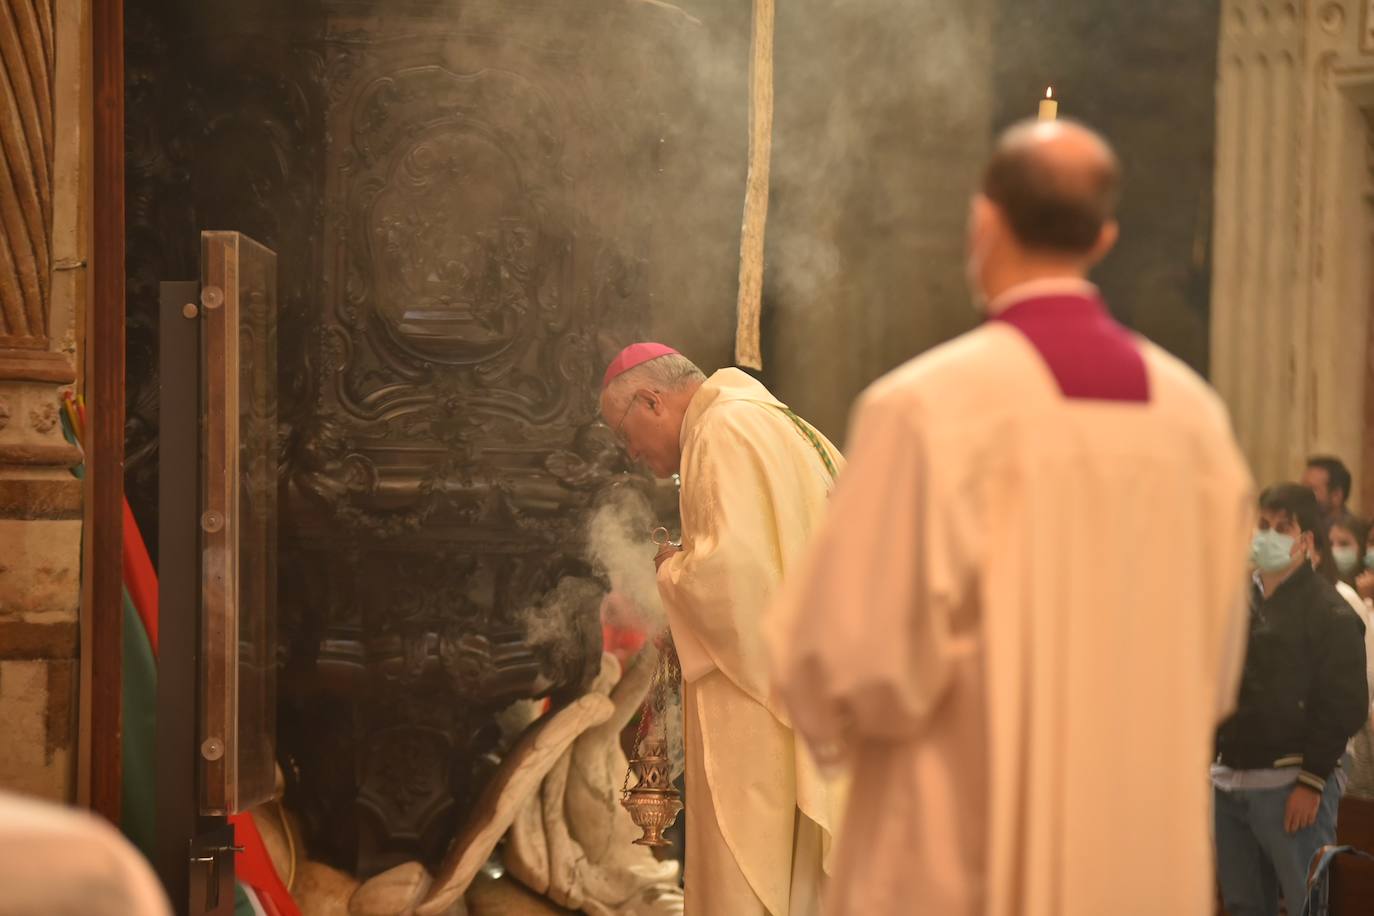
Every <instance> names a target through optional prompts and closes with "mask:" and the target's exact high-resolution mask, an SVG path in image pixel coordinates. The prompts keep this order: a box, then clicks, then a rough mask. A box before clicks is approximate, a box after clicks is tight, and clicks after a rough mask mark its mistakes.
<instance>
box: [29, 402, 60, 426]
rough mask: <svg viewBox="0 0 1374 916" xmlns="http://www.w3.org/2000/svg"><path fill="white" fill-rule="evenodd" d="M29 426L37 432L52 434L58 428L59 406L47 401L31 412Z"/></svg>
mask: <svg viewBox="0 0 1374 916" xmlns="http://www.w3.org/2000/svg"><path fill="white" fill-rule="evenodd" d="M29 425H30V426H32V427H33V429H34V431H35V432H39V433H50V432H52V431H53V430H54V429H55V428H56V427H57V405H56V404H54V403H52V402H51V401H47V402H45V403H43V404H40V405H38V406H36V407H34V408H33V409H32V410H30V411H29Z"/></svg>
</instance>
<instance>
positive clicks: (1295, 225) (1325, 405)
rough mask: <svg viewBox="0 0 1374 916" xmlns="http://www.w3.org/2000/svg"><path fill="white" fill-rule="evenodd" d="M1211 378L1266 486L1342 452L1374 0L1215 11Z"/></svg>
mask: <svg viewBox="0 0 1374 916" xmlns="http://www.w3.org/2000/svg"><path fill="white" fill-rule="evenodd" d="M1222 17H1223V18H1222V23H1221V41H1220V56H1219V60H1218V73H1219V78H1218V126H1217V163H1216V169H1217V171H1216V227H1215V236H1214V242H1215V273H1214V275H1213V282H1212V345H1211V346H1212V380H1213V382H1214V384H1215V385H1216V387H1217V388H1218V390H1219V391H1220V392H1221V394H1222V396H1223V397H1224V398H1225V399H1226V401H1227V403H1228V404H1229V406H1230V408H1231V411H1232V416H1233V418H1234V422H1235V425H1236V429H1237V433H1238V435H1239V437H1240V441H1241V444H1242V446H1243V447H1244V449H1245V451H1246V454H1247V456H1248V458H1249V459H1250V462H1251V465H1252V467H1253V468H1254V472H1255V476H1256V478H1257V479H1258V481H1259V482H1260V484H1261V485H1263V484H1266V483H1270V482H1273V481H1276V480H1279V479H1292V478H1295V477H1296V476H1297V475H1298V473H1299V472H1300V471H1301V470H1302V466H1303V461H1304V458H1305V457H1306V456H1307V455H1309V454H1311V453H1314V452H1331V453H1334V454H1337V455H1340V456H1341V457H1342V458H1344V459H1345V461H1346V462H1347V463H1348V464H1350V465H1351V467H1352V468H1353V469H1354V471H1355V474H1356V481H1355V483H1356V489H1357V491H1358V490H1360V489H1361V487H1362V486H1364V487H1365V489H1364V492H1366V493H1369V492H1371V491H1370V489H1369V488H1368V486H1367V485H1365V483H1364V481H1365V480H1366V479H1367V478H1368V475H1369V474H1371V473H1374V467H1371V466H1369V465H1368V463H1367V462H1366V461H1365V459H1364V450H1363V445H1362V440H1363V436H1364V400H1365V394H1364V389H1365V387H1366V376H1367V373H1368V369H1367V359H1368V356H1369V346H1368V337H1369V320H1368V315H1369V305H1370V292H1371V286H1370V268H1369V261H1370V245H1371V223H1370V207H1369V191H1370V170H1369V165H1368V161H1367V158H1366V156H1367V145H1368V143H1369V137H1370V131H1369V124H1368V122H1367V120H1366V117H1365V114H1366V113H1367V112H1369V111H1370V110H1371V106H1374V70H1371V65H1374V31H1372V30H1374V0H1306V2H1304V0H1225V2H1224V3H1223V6H1222Z"/></svg>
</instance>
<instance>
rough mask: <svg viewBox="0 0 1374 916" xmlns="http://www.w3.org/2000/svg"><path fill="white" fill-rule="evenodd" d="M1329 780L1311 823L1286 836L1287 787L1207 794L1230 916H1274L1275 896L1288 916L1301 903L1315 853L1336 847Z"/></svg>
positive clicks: (1335, 798) (1335, 800)
mask: <svg viewBox="0 0 1374 916" xmlns="http://www.w3.org/2000/svg"><path fill="white" fill-rule="evenodd" d="M1338 783H1339V780H1338V779H1337V778H1336V776H1335V774H1332V776H1331V778H1330V779H1328V780H1327V781H1326V791H1324V792H1323V793H1322V801H1321V806H1320V807H1319V808H1318V809H1317V821H1316V823H1314V824H1313V825H1312V826H1311V827H1307V828H1305V829H1303V830H1299V831H1298V832H1297V833H1294V834H1289V833H1287V832H1285V831H1284V829H1283V814H1284V809H1285V808H1286V807H1287V805H1288V796H1289V795H1291V794H1292V792H1293V786H1291V785H1289V786H1282V787H1280V788H1277V789H1239V790H1237V791H1234V792H1223V791H1222V790H1220V789H1213V792H1212V794H1213V797H1214V805H1215V808H1214V817H1215V819H1216V843H1217V878H1218V880H1219V881H1220V883H1221V897H1222V900H1223V901H1224V902H1225V904H1226V912H1227V913H1229V914H1230V916H1277V914H1278V912H1279V893H1280V892H1282V894H1283V899H1284V901H1285V902H1286V903H1287V904H1288V914H1289V916H1300V914H1301V913H1302V910H1303V907H1304V905H1305V903H1306V901H1307V869H1308V865H1309V864H1310V863H1311V861H1312V856H1313V854H1314V853H1316V851H1317V850H1318V849H1320V848H1321V847H1322V846H1325V845H1327V844H1329V843H1334V842H1335V841H1336V809H1337V808H1338V807H1339V806H1340V802H1341V789H1340V786H1339V785H1338Z"/></svg>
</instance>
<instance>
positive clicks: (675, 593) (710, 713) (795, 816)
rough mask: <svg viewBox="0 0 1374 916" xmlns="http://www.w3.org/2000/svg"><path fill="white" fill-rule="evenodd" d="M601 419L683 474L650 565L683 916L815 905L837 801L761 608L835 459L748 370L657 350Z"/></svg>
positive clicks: (643, 347) (658, 469) (634, 368)
mask: <svg viewBox="0 0 1374 916" xmlns="http://www.w3.org/2000/svg"><path fill="white" fill-rule="evenodd" d="M601 415H602V416H603V417H604V418H605V420H606V422H607V424H609V425H610V426H611V428H612V429H614V430H615V431H616V435H617V436H619V437H620V439H621V442H622V443H623V444H624V446H625V448H626V450H627V451H628V452H629V454H630V457H631V458H632V459H633V460H635V461H639V462H642V463H643V464H645V465H647V466H648V467H649V469H650V470H651V471H652V472H653V473H654V474H655V475H656V476H658V477H670V476H672V475H673V474H680V475H681V478H682V494H681V509H682V547H681V549H680V550H679V549H677V548H675V547H673V546H672V545H667V546H666V547H665V548H664V549H663V550H662V551H660V553H659V555H658V557H657V558H656V560H655V562H657V563H658V564H659V569H658V590H659V594H660V595H661V596H662V598H663V607H664V610H665V611H666V612H667V615H668V623H669V626H670V627H671V629H672V633H673V643H674V644H675V645H676V647H677V653H678V658H679V660H680V661H681V663H682V680H683V685H682V691H683V718H684V720H685V721H684V723H683V734H684V738H685V742H684V743H685V744H686V754H685V756H686V783H687V791H686V796H685V798H684V799H683V801H684V803H685V804H686V806H687V807H686V812H687V849H686V855H685V857H684V860H683V866H684V869H685V872H684V879H685V882H684V892H685V895H686V903H687V914H688V916H765V914H767V916H808V914H814V913H819V912H820V899H821V885H822V876H823V860H824V858H825V854H826V851H827V849H828V848H829V846H830V835H831V832H832V830H833V827H834V823H835V820H837V818H836V817H835V816H834V815H833V814H832V810H838V807H839V806H838V803H837V801H836V798H835V794H834V791H833V790H832V787H830V786H828V785H826V783H825V782H824V781H823V780H822V779H821V777H820V774H819V772H818V770H817V769H816V765H815V763H814V762H813V761H812V760H811V758H810V755H809V754H807V752H806V749H805V747H804V746H803V745H802V744H801V742H799V741H797V740H795V738H794V737H793V734H792V728H791V724H790V723H789V722H788V720H787V718H786V717H785V716H784V715H783V713H782V711H781V709H780V708H779V707H777V706H776V704H775V703H774V702H773V700H772V697H771V696H770V691H769V681H768V670H767V658H766V653H765V650H764V646H763V630H762V615H763V612H764V611H765V610H766V609H767V607H768V605H769V604H770V603H771V601H772V599H773V598H774V597H775V596H776V592H777V589H778V585H779V583H780V582H781V580H782V579H783V577H784V576H785V575H786V574H788V573H790V572H791V571H792V567H793V566H794V565H795V564H796V562H797V561H798V560H799V559H800V554H801V552H802V551H803V549H804V547H805V544H806V542H807V539H808V538H809V537H810V535H811V534H812V532H813V531H814V529H815V528H816V527H817V525H818V524H819V522H820V518H821V514H822V513H823V512H824V511H825V507H826V497H827V495H828V494H829V492H830V488H831V485H832V483H833V480H834V476H835V473H836V472H837V471H838V469H839V466H840V464H841V462H842V459H841V458H840V454H839V452H838V451H836V450H835V447H834V446H832V445H831V444H830V443H829V442H827V441H826V440H825V438H824V437H822V436H821V434H820V433H818V432H817V431H816V430H815V429H814V428H812V427H811V425H810V424H808V423H807V422H806V421H805V420H803V419H801V418H800V417H798V416H797V415H796V414H794V413H792V411H790V410H788V409H787V407H786V405H784V404H783V403H782V402H780V401H779V400H778V399H777V398H775V397H773V395H771V394H769V392H768V389H766V388H764V387H763V385H761V384H759V383H758V382H757V381H755V380H754V379H752V378H750V377H749V376H748V375H746V374H745V373H743V372H741V371H739V370H738V369H722V370H721V371H719V372H717V373H716V374H715V375H713V376H711V377H710V378H709V379H708V378H706V376H705V375H703V374H702V372H701V370H700V369H698V368H697V367H696V366H695V365H693V364H692V363H691V362H690V361H689V360H688V359H687V358H686V357H684V356H681V355H679V354H677V353H676V352H674V351H673V350H671V349H669V348H667V347H664V346H662V345H660V344H636V345H634V346H632V347H629V348H628V349H626V350H625V351H624V352H623V353H621V354H620V356H619V357H617V358H616V360H615V362H613V363H612V364H611V367H610V369H608V370H607V372H606V378H605V381H604V383H603V387H602V393H601ZM648 534H649V532H647V531H646V532H645V535H646V537H647V536H648Z"/></svg>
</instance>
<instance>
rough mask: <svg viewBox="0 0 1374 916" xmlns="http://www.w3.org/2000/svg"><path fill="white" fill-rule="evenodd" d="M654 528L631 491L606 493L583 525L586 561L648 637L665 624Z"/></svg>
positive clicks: (640, 497)
mask: <svg viewBox="0 0 1374 916" xmlns="http://www.w3.org/2000/svg"><path fill="white" fill-rule="evenodd" d="M657 525H658V522H657V520H656V519H655V518H654V512H653V509H652V507H651V506H650V505H649V500H648V498H647V497H645V495H644V494H643V493H641V492H640V491H639V490H636V489H633V488H631V487H617V488H615V489H613V490H611V491H610V493H609V494H608V495H607V497H606V498H605V500H604V501H603V502H602V503H601V505H599V506H598V507H597V508H596V510H595V511H594V512H593V513H592V516H591V519H590V521H589V523H588V525H587V559H588V560H590V561H591V563H592V566H593V568H594V569H596V571H597V572H599V573H601V574H602V575H604V576H606V577H607V579H609V580H610V583H611V591H612V592H614V593H618V594H620V595H622V596H624V597H625V598H628V599H629V600H630V601H631V602H632V603H633V604H634V606H635V610H637V611H638V612H639V614H640V615H641V618H642V620H643V622H644V625H645V628H646V629H647V630H648V631H649V633H650V635H652V634H653V633H654V632H656V631H658V630H659V629H661V628H663V627H664V626H666V625H667V618H666V617H665V615H664V613H663V603H662V601H661V600H660V598H659V595H658V583H657V579H656V576H655V570H654V554H655V553H656V549H655V547H654V545H653V542H652V541H651V540H650V534H651V532H652V531H653V529H654V528H655V527H657Z"/></svg>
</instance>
